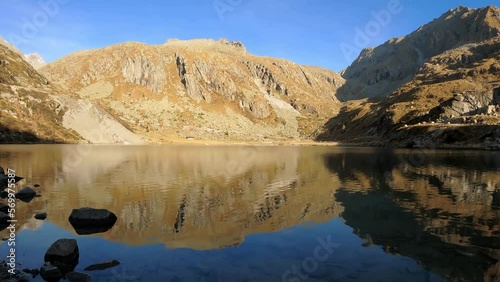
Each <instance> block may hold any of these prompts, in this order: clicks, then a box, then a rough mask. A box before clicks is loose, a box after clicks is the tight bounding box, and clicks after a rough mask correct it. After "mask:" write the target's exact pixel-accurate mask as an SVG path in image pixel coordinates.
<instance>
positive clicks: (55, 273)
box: [40, 263, 63, 281]
mask: <svg viewBox="0 0 500 282" xmlns="http://www.w3.org/2000/svg"><path fill="white" fill-rule="evenodd" d="M40 276H42V278H43V280H45V281H59V280H61V278H63V275H62V273H61V271H60V270H59V268H57V267H55V266H53V265H52V264H50V263H46V264H44V265H43V266H42V267H41V268H40Z"/></svg>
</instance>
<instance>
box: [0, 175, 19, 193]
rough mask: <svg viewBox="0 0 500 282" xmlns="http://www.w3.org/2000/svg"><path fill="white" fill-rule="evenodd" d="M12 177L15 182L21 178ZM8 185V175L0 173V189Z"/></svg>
mask: <svg viewBox="0 0 500 282" xmlns="http://www.w3.org/2000/svg"><path fill="white" fill-rule="evenodd" d="M14 179H15V180H16V181H15V182H16V183H17V182H19V181H21V180H23V178H22V177H19V176H16V177H14ZM8 186H9V177H8V175H7V174H3V173H0V189H5V188H7V187H8Z"/></svg>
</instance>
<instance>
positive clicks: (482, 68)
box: [318, 7, 500, 147]
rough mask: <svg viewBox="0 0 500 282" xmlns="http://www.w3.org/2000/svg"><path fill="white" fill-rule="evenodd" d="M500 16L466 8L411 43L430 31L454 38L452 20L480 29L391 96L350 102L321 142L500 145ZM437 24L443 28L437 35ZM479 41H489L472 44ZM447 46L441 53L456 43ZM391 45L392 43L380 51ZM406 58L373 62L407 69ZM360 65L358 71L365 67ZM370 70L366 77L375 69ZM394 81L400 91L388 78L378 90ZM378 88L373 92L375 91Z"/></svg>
mask: <svg viewBox="0 0 500 282" xmlns="http://www.w3.org/2000/svg"><path fill="white" fill-rule="evenodd" d="M498 11H499V10H498V9H497V8H493V7H488V8H484V9H477V10H472V9H466V8H458V9H457V10H454V11H451V12H448V13H446V14H445V15H443V16H442V17H441V18H439V19H438V20H436V21H433V22H432V23H431V24H429V25H426V26H424V27H423V28H420V29H419V30H418V31H416V32H414V33H412V35H410V36H408V38H414V37H415V36H416V34H418V33H419V32H421V31H422V30H426V32H428V33H429V34H439V32H441V34H442V36H443V37H444V38H445V39H446V38H447V37H446V36H449V35H447V34H449V33H448V31H447V30H446V29H443V27H446V25H445V24H448V21H451V22H452V23H453V25H454V26H471V27H473V29H472V30H466V31H464V33H459V34H460V36H461V38H462V40H461V41H455V43H454V44H455V45H458V44H460V45H459V46H457V47H455V48H453V49H449V50H445V51H441V52H440V53H439V54H437V55H435V56H433V57H430V58H429V59H425V61H424V62H423V63H422V65H421V67H420V68H419V69H418V71H416V72H415V74H413V75H412V78H411V80H410V81H409V82H407V83H405V84H404V85H402V86H398V88H397V89H396V90H395V91H393V92H392V94H391V95H390V96H389V97H387V98H379V99H364V100H357V101H349V102H346V103H344V106H343V108H342V109H341V111H340V113H339V114H338V115H336V116H335V117H333V118H332V119H331V120H330V121H329V122H328V123H327V124H326V125H325V127H324V131H323V132H322V134H320V135H319V137H318V139H320V140H337V141H344V142H353V143H357V142H361V143H368V144H371V145H395V146H407V147H415V146H417V147H440V146H451V147H455V146H457V147H461V146H468V147H470V146H471V144H474V145H475V146H496V145H495V144H500V139H498V138H500V130H499V128H500V127H499V124H500V117H499V116H500V65H499V63H498V62H499V61H500V36H499V35H498V34H497V35H496V36H493V35H494V33H496V32H497V31H498V27H500V24H498V22H499V18H498ZM457 15H460V20H459V21H456V18H457ZM493 16H494V17H493ZM471 17H472V18H471ZM429 26H435V27H436V28H435V30H430V29H429ZM451 34H452V33H451ZM476 36H479V37H478V38H477V40H482V41H480V42H476V43H468V42H470V41H471V40H472V39H470V38H474V37H476ZM491 36H493V37H492V38H491V39H487V38H489V37H491ZM467 38H469V39H467ZM483 39H484V40H483ZM436 40H437V39H436ZM447 41H449V40H448V39H447V40H443V41H439V40H438V41H436V42H442V43H440V44H438V45H436V46H438V48H437V49H436V50H442V49H444V47H440V46H444V45H446V44H451V43H445V42H447ZM401 42H403V41H401ZM396 45H397V44H396ZM450 46H451V45H450ZM385 47H387V46H386V44H384V45H382V47H377V48H375V49H376V50H382V49H380V48H385ZM375 49H374V50H375ZM429 52H430V51H429ZM433 52H438V51H433ZM409 54H411V52H409ZM409 57H411V56H409ZM398 58H404V56H403V55H402V54H400V55H398V56H396V55H395V57H387V58H385V59H383V58H378V59H376V60H378V63H375V64H373V65H374V66H377V65H378V66H382V65H387V66H394V67H400V68H401V67H405V66H406V65H404V64H401V63H400V62H396V61H395V60H398ZM406 59H408V58H406ZM374 60H375V59H374ZM353 66H354V68H356V67H358V66H359V62H355V63H354V64H353ZM354 68H351V70H350V71H352V70H353V69H354ZM365 72H366V73H367V76H365V78H366V77H368V76H369V74H370V71H365ZM344 75H345V74H344ZM354 81H356V79H355V80H354ZM388 82H390V84H391V85H392V86H390V87H395V86H396V85H398V84H400V83H401V82H402V81H399V80H392V79H387V80H385V82H380V84H377V85H378V86H380V85H385V86H387V85H389V84H388ZM350 83H351V85H352V83H353V82H352V80H351V81H349V80H348V82H347V83H346V85H348V84H350ZM384 83H385V84H384ZM377 85H374V86H373V87H372V88H370V89H372V90H373V91H375V90H374V89H376V87H378V86H377ZM385 86H384V87H385ZM365 89H368V88H365ZM384 89H386V88H384ZM339 91H340V90H339ZM384 91H385V90H380V89H378V90H376V91H375V92H373V94H374V95H372V96H384V95H385V94H384V93H385V92H384Z"/></svg>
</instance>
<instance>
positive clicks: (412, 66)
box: [338, 6, 500, 101]
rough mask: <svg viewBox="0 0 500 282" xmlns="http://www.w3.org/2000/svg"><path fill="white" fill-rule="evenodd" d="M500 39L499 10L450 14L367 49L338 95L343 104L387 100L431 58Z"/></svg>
mask: <svg viewBox="0 0 500 282" xmlns="http://www.w3.org/2000/svg"><path fill="white" fill-rule="evenodd" d="M499 35H500V10H499V9H498V8H497V7H494V6H489V7H486V8H482V9H471V8H466V7H458V8H457V9H454V10H450V11H449V12H447V13H445V14H443V15H442V16H441V17H439V18H438V19H435V20H434V21H432V22H430V23H428V24H426V25H423V26H421V27H420V28H419V29H417V30H416V31H414V32H413V33H411V34H410V35H408V36H405V37H400V38H394V39H391V40H389V41H387V42H386V43H384V44H382V45H380V46H378V47H376V48H367V49H364V50H363V51H362V52H361V54H360V55H359V57H358V58H357V59H356V60H355V61H354V62H353V63H352V65H350V66H349V67H348V68H347V69H345V70H344V71H343V72H342V77H343V78H345V79H346V80H347V83H346V84H345V86H344V87H342V88H341V89H340V90H339V91H338V97H339V99H341V100H344V101H345V100H353V99H363V98H373V97H386V96H388V95H389V94H391V93H392V92H393V91H395V90H396V89H398V88H399V87H401V86H402V85H403V84H404V83H406V82H409V81H411V80H412V79H413V78H414V77H415V75H416V74H417V72H418V71H419V69H420V67H422V66H423V65H424V64H425V63H426V62H427V61H428V60H429V59H430V58H432V57H434V56H437V55H439V54H442V53H443V52H446V51H448V50H452V49H455V48H457V47H459V46H462V45H465V44H477V43H480V42H483V41H485V40H489V39H491V38H494V37H498V36H499ZM477 56H481V54H480V53H477ZM470 59H472V58H471V57H468V56H467V55H464V56H461V57H460V61H463V62H467V61H468V60H470Z"/></svg>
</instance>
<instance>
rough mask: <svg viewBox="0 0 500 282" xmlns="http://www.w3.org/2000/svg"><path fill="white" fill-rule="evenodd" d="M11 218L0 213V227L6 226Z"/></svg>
mask: <svg viewBox="0 0 500 282" xmlns="http://www.w3.org/2000/svg"><path fill="white" fill-rule="evenodd" d="M10 219H11V218H10V217H9V216H8V215H7V214H6V213H4V212H0V225H6V224H8V223H9V220H10Z"/></svg>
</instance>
